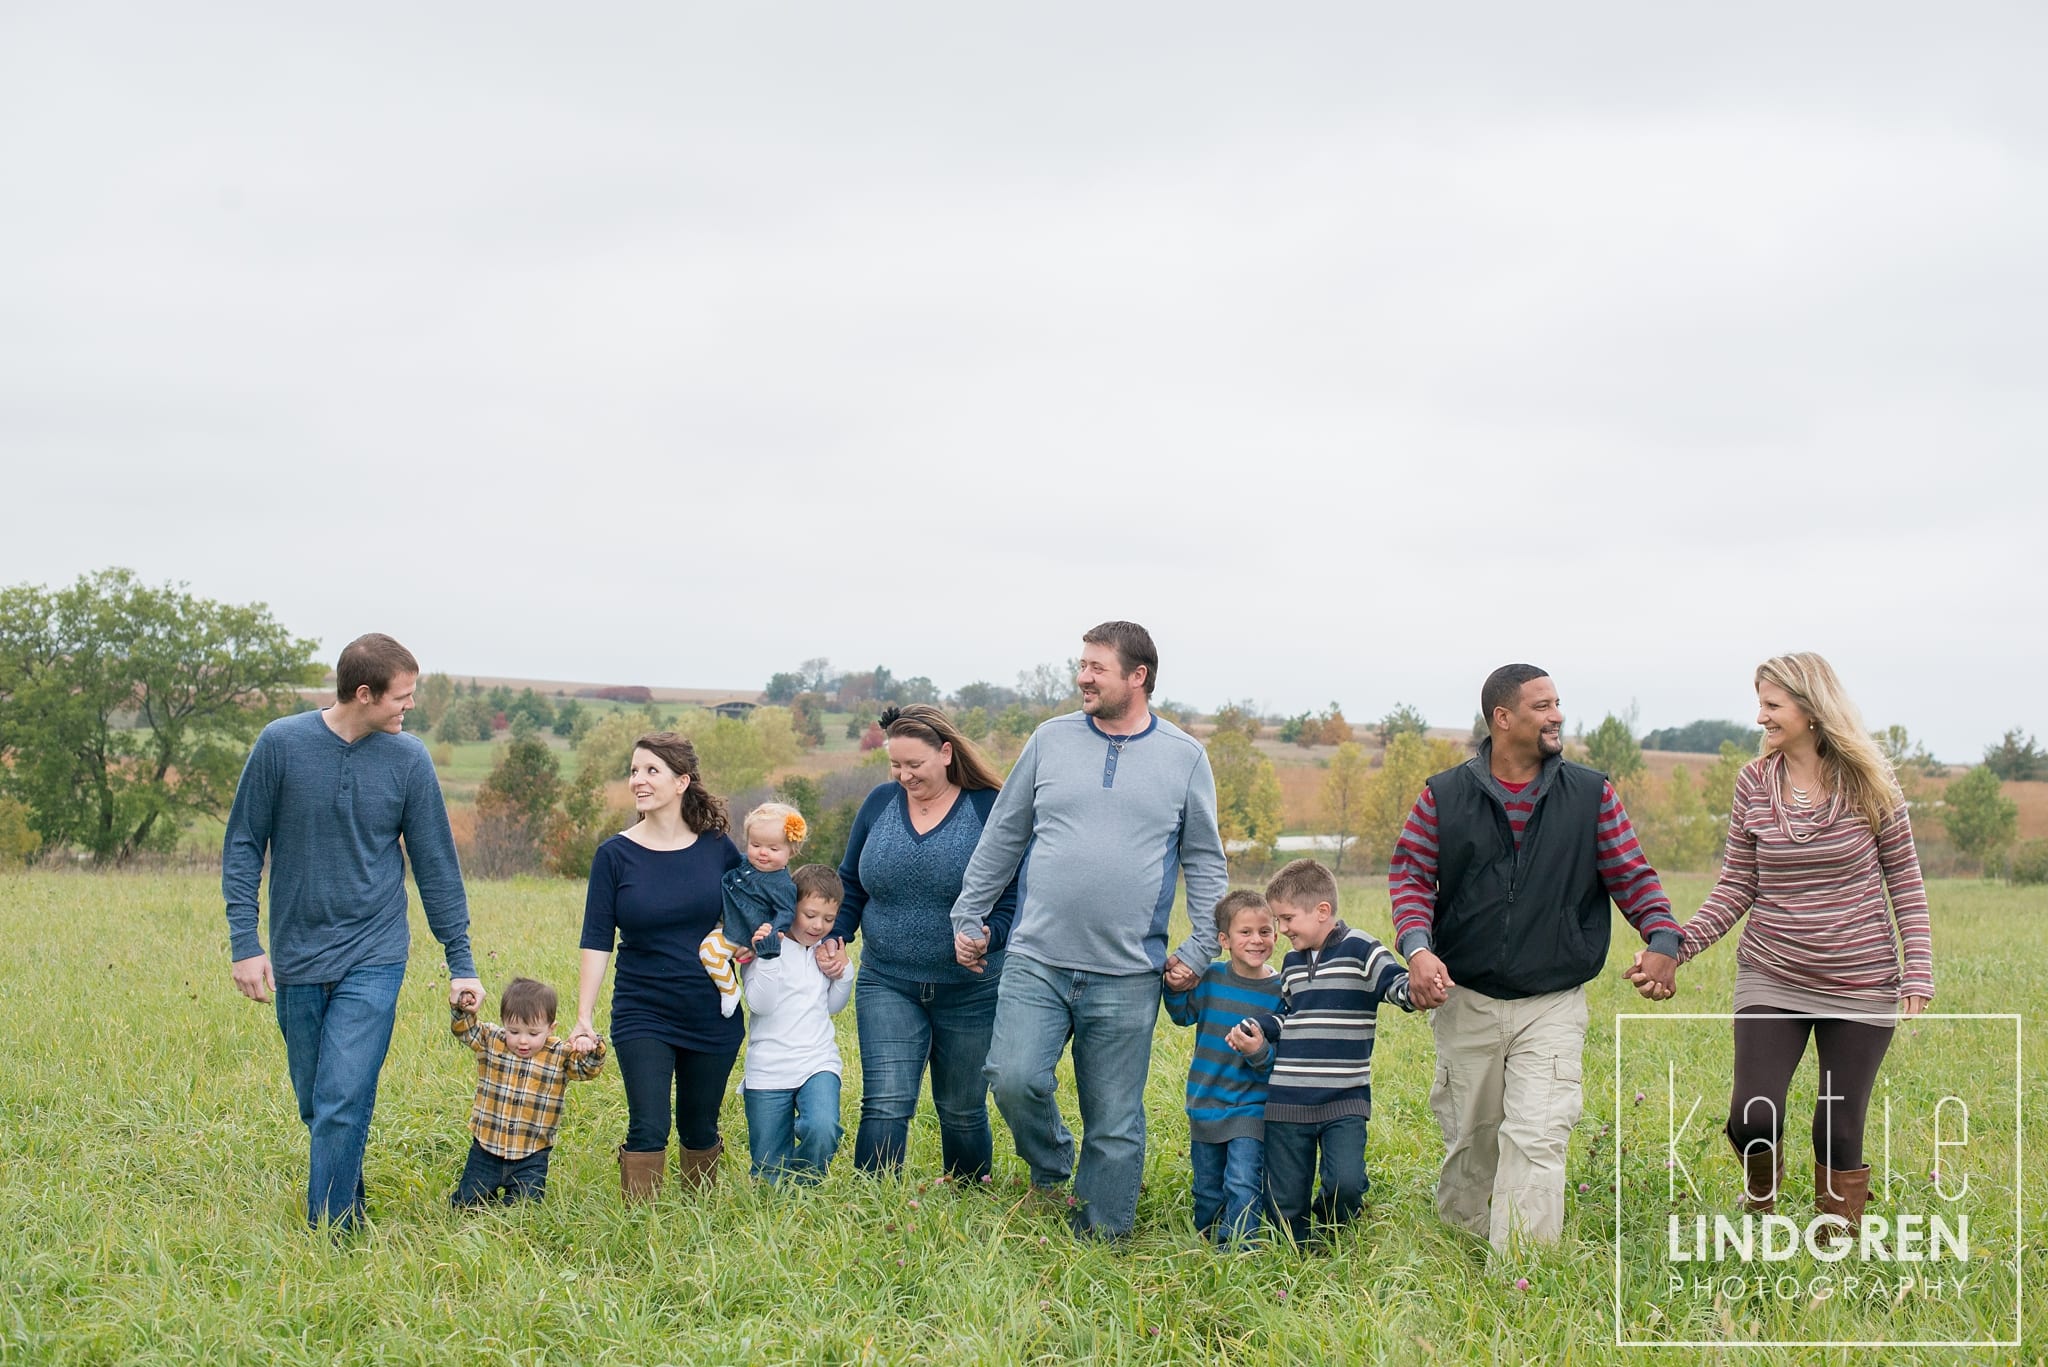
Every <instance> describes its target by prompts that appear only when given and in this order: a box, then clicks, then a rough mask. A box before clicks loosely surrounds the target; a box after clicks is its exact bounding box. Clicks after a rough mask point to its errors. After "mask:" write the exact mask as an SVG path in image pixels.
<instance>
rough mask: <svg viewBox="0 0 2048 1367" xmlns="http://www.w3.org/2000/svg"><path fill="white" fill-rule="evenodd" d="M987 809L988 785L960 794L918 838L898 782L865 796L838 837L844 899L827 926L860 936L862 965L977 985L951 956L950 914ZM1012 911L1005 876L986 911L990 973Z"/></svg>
mask: <svg viewBox="0 0 2048 1367" xmlns="http://www.w3.org/2000/svg"><path fill="white" fill-rule="evenodd" d="M995 805H996V790H995V789H993V788H980V789H973V790H969V791H965V792H962V793H961V794H960V796H959V797H958V798H956V799H955V800H954V802H953V807H952V810H950V811H948V812H947V813H946V815H945V816H944V817H943V818H942V819H941V820H940V822H939V824H938V825H936V826H934V827H933V828H932V829H931V830H929V831H926V832H925V833H924V834H923V835H919V834H918V833H917V830H916V828H915V827H913V826H912V825H911V824H910V800H909V798H908V797H907V796H905V794H904V791H903V785H902V784H900V783H884V784H882V785H881V786H880V787H878V788H876V789H875V790H874V791H873V792H871V793H869V794H868V795H867V799H866V801H864V802H862V803H861V805H860V811H859V813H858V814H856V815H855V817H854V818H853V829H852V831H850V832H849V833H848V834H847V837H846V858H845V859H844V860H843V861H841V863H840V865H839V881H840V882H842V883H844V884H845V885H846V899H845V900H844V901H842V902H841V903H840V904H839V919H838V920H837V921H836V922H835V923H834V924H833V926H832V933H833V934H834V935H836V936H838V937H839V938H840V939H843V940H851V939H852V938H853V937H854V936H855V935H856V934H865V935H866V936H867V942H866V944H865V946H864V947H863V948H862V950H861V956H860V961H861V963H862V965H863V966H868V965H872V966H873V967H875V968H877V969H879V970H881V971H882V972H884V973H887V974H891V975H893V976H895V977H899V978H904V979H907V980H909V981H911V982H921V983H940V982H950V983H958V982H979V981H982V979H981V977H980V976H979V975H977V974H975V973H972V972H970V971H969V970H967V969H965V968H962V967H961V966H960V964H959V962H958V961H957V960H956V959H955V958H954V957H953V921H952V910H953V903H954V901H955V900H956V899H957V898H958V897H959V896H960V880H961V878H962V877H964V876H965V875H966V873H967V861H968V860H969V859H971V858H972V857H973V856H974V849H975V846H976V845H978V844H979V843H980V842H981V833H982V829H983V825H984V823H986V822H987V820H988V814H989V811H990V809H991V808H993V807H994V806H995ZM1016 910H1017V883H1016V880H1015V879H1014V878H1013V879H1011V880H1010V886H1009V887H1007V888H1006V889H1004V890H1003V893H1002V895H1001V896H1000V897H998V898H997V899H996V904H995V909H994V910H993V911H991V912H990V913H989V918H988V932H989V934H988V941H989V957H988V964H987V971H988V972H989V973H990V974H995V973H1000V972H1001V971H1002V957H1003V956H1002V952H1001V951H1002V948H1003V946H1004V945H1005V944H1006V943H1008V941H1009V938H1010V918H1011V917H1012V916H1014V915H1015V914H1016Z"/></svg>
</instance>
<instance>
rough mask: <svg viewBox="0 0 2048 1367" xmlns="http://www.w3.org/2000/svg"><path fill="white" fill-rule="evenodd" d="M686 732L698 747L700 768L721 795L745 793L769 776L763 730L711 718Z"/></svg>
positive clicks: (729, 719) (707, 783)
mask: <svg viewBox="0 0 2048 1367" xmlns="http://www.w3.org/2000/svg"><path fill="white" fill-rule="evenodd" d="M707 715H708V714H707ZM684 734H685V735H687V736H689V738H690V743H691V744H692V745H694V746H696V748H697V767H698V769H699V771H700V772H701V773H702V774H703V775H704V783H705V786H706V787H708V788H710V789H711V791H712V792H714V793H717V794H719V795H720V796H724V795H725V794H727V793H742V792H745V791H746V790H747V789H749V788H758V787H760V786H761V780H762V779H764V778H766V777H768V757H767V754H766V752H765V751H764V750H763V748H762V745H761V733H760V732H758V731H756V730H754V729H753V728H752V727H751V726H749V725H748V724H747V723H745V722H743V721H734V720H733V719H732V718H731V717H711V718H710V719H709V720H708V721H707V722H705V723H703V724H699V725H689V726H686V727H685V730H684Z"/></svg>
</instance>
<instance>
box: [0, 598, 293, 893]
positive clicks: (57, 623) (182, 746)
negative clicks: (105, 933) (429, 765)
mask: <svg viewBox="0 0 2048 1367" xmlns="http://www.w3.org/2000/svg"><path fill="white" fill-rule="evenodd" d="M317 648H318V644H317V643H316V642H314V641H310V640H304V639H301V638H298V637H295V636H293V635H292V634H291V633H290V632H288V631H287V630H286V629H285V628H284V627H283V626H282V625H281V624H280V623H279V622H277V621H276V620H275V619H274V618H272V617H271V615H270V610H269V609H268V608H267V607H265V606H264V605H263V604H261V603H253V604H247V605H237V604H231V603H217V602H214V601H212V600H211V599H206V598H197V597H194V596H193V595H192V594H190V593H187V592H186V591H185V589H184V586H183V585H180V584H168V583H167V584H164V585H162V586H154V585H149V584H145V583H143V582H142V581H141V580H140V579H138V578H137V577H136V575H135V574H134V572H133V571H131V570H124V569H111V570H102V571H99V572H98V573H96V574H90V575H86V576H83V577H81V578H80V579H79V580H78V582H77V583H75V584H73V585H71V586H70V587H69V588H64V589H58V590H55V591H54V592H53V591H50V590H47V589H44V588H41V587H39V586H36V585H29V584H21V585H17V586H14V587H12V588H7V589H0V790H4V791H6V792H7V793H9V794H10V795H12V796H13V797H14V798H16V799H17V800H18V801H20V802H21V803H22V805H23V806H25V807H26V808H27V809H28V811H29V821H30V824H31V825H32V826H33V827H34V828H35V830H36V833H37V834H38V836H39V837H40V838H41V840H42V841H43V843H44V844H47V845H52V846H77V847H79V848H82V849H85V850H88V851H90V852H91V853H92V855H93V856H94V858H95V859H99V860H118V859H121V858H124V857H126V856H128V855H131V854H134V853H136V852H138V851H141V850H154V849H168V848H170V847H171V846H172V845H174V844H175V843H176V842H177V838H178V833H179V831H180V830H181V829H182V828H183V827H184V826H185V824H186V823H188V822H189V821H190V820H192V819H193V818H194V817H197V816H201V815H204V816H213V817H223V816H225V815H226V814H227V809H228V806H229V804H230V803H231V802H232V801H233V799H234V791H235V782H236V780H237V778H238V777H239V775H240V773H241V769H242V762H243V760H244V759H245V758H246V757H247V755H248V751H249V746H250V744H251V742H253V741H254V740H255V737H256V733H257V732H258V731H260V730H262V728H263V726H264V724H265V723H266V722H268V721H270V720H271V719H272V718H274V717H277V716H279V715H281V714H282V713H284V712H287V711H291V710H293V709H295V708H297V707H299V706H300V705H301V703H300V700H299V697H298V693H297V689H298V687H299V686H300V685H310V684H312V683H314V682H317V680H318V679H319V677H320V670H319V668H318V666H316V665H315V664H314V662H313V653H314V651H315V650H316V649H317Z"/></svg>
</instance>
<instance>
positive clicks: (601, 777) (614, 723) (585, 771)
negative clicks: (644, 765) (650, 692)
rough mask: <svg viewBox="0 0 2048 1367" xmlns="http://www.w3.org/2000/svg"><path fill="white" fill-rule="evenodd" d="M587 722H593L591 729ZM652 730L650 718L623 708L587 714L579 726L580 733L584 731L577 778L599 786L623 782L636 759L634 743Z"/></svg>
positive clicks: (578, 744) (578, 746)
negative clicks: (629, 767)
mask: <svg viewBox="0 0 2048 1367" xmlns="http://www.w3.org/2000/svg"><path fill="white" fill-rule="evenodd" d="M592 718H595V720H594V721H593V720H592ZM584 722H590V725H589V727H588V729H585V727H584V725H583V723H584ZM648 729H649V728H648V725H647V718H645V717H643V716H642V715H640V714H639V713H638V712H628V711H624V710H622V709H621V710H614V711H609V712H605V713H602V714H600V713H599V712H598V711H597V709H595V708H592V709H590V710H588V711H586V712H585V713H584V714H583V720H582V721H579V722H578V723H577V730H579V731H582V732H583V734H582V735H581V736H580V737H578V738H577V740H576V746H575V749H576V774H577V777H578V778H579V779H595V780H596V781H597V782H599V783H610V782H611V781H613V780H614V779H623V778H624V777H625V776H626V766H627V765H628V764H630V763H631V762H632V759H633V742H634V741H636V740H638V739H639V738H640V737H641V736H642V735H644V734H646V732H647V731H648Z"/></svg>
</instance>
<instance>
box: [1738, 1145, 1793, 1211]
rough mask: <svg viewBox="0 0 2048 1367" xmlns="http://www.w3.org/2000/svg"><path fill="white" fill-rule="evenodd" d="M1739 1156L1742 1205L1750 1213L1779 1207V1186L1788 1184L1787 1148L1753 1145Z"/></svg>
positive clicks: (1773, 1209)
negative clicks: (1786, 1177) (1785, 1153)
mask: <svg viewBox="0 0 2048 1367" xmlns="http://www.w3.org/2000/svg"><path fill="white" fill-rule="evenodd" d="M1740 1157H1741V1159H1742V1200H1741V1202H1740V1208H1741V1209H1742V1210H1744V1211H1746V1212H1747V1213H1749V1214H1751V1215H1769V1214H1770V1213H1771V1212H1773V1211H1775V1210H1776V1209H1777V1208H1778V1189H1779V1188H1780V1187H1782V1186H1784V1185H1785V1156H1784V1152H1783V1150H1781V1149H1779V1148H1777V1147H1776V1146H1774V1145H1754V1146H1752V1147H1751V1148H1750V1150H1749V1152H1748V1153H1745V1154H1742V1155H1740Z"/></svg>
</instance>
